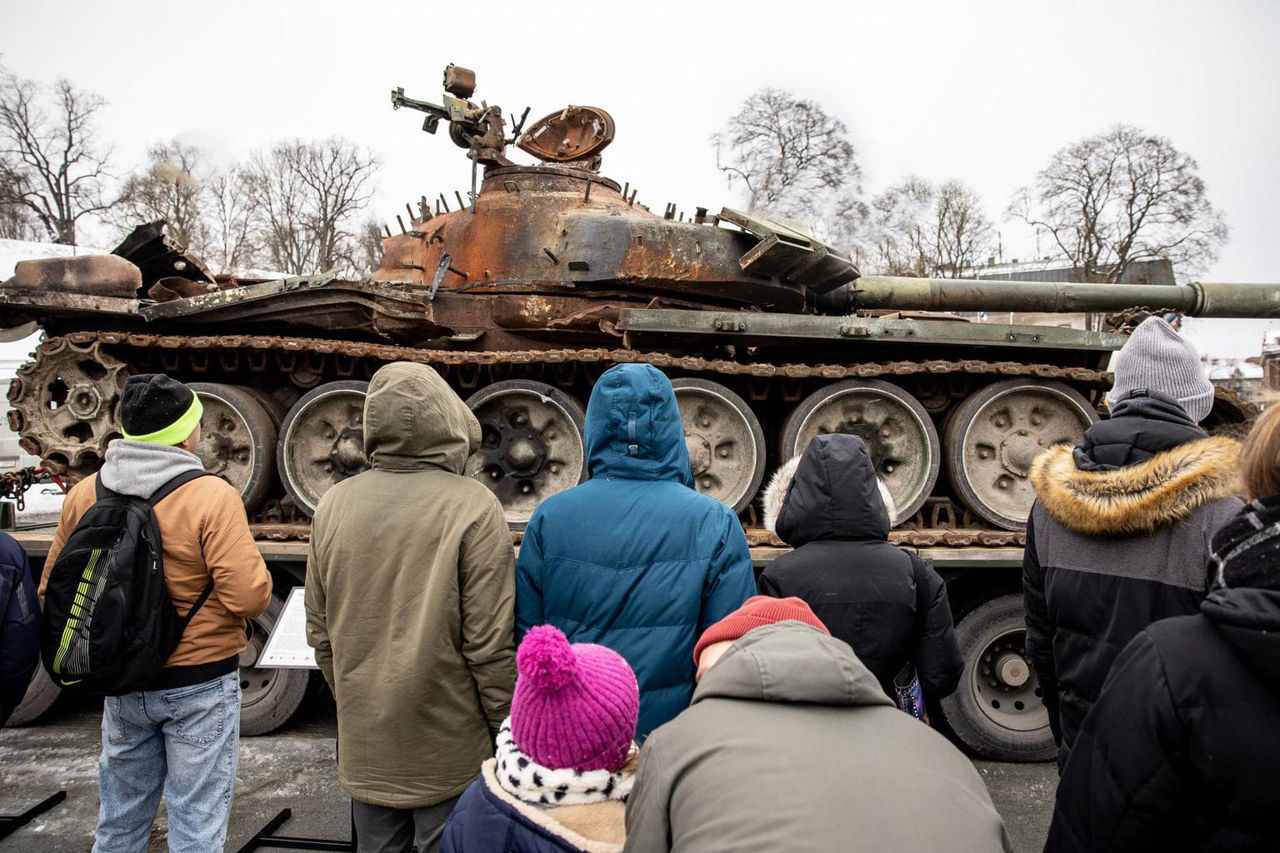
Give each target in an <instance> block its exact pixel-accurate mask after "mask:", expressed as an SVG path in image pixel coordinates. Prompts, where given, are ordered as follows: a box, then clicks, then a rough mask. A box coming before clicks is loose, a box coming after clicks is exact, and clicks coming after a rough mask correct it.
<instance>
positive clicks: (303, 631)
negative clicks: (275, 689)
mask: <svg viewBox="0 0 1280 853" xmlns="http://www.w3.org/2000/svg"><path fill="white" fill-rule="evenodd" d="M258 666H259V667H260V668H262V669H319V668H320V667H318V666H316V650H315V649H313V648H311V647H310V646H308V645H307V608H306V605H305V604H304V603H303V587H300V586H295V587H294V588H293V589H291V590H289V597H288V598H287V599H285V602H284V609H283V610H281V611H280V618H279V620H277V621H276V626H275V627H274V628H272V629H271V636H269V637H267V644H266V645H265V646H263V647H262V654H260V655H258Z"/></svg>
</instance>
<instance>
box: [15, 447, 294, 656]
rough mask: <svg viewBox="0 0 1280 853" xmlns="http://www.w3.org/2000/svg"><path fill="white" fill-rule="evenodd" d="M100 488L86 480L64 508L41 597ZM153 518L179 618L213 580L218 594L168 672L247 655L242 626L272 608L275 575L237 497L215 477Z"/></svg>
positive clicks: (186, 490)
mask: <svg viewBox="0 0 1280 853" xmlns="http://www.w3.org/2000/svg"><path fill="white" fill-rule="evenodd" d="M110 452H111V450H110V448H109V449H108V454H110ZM97 481H98V475H97V474H94V475H93V476H90V477H86V478H85V479H84V480H81V481H80V482H79V483H77V484H76V486H75V487H74V488H72V489H71V491H70V492H69V493H68V494H67V498H66V501H64V502H63V504H62V517H61V518H59V519H58V529H57V532H55V533H54V535H53V544H51V545H50V546H49V556H48V557H47V558H45V562H44V575H43V577H41V579H40V595H41V597H43V596H44V589H45V584H46V583H48V580H49V571H50V569H52V568H53V564H54V562H55V561H56V560H57V559H58V554H59V553H61V551H62V547H63V546H64V545H66V544H67V537H68V536H70V535H71V531H72V530H74V529H75V526H76V522H78V521H79V520H80V516H82V515H84V513H85V511H86V510H88V509H89V507H91V506H93V504H94V502H95V501H96V500H97V498H96V493H95V489H96V488H97ZM155 513H156V522H157V523H158V524H159V526H160V538H161V541H162V542H163V543H164V581H165V586H166V587H168V589H169V596H170V597H171V598H172V599H173V604H174V606H175V607H176V608H177V609H178V613H180V614H183V615H185V614H186V612H187V610H189V609H190V608H191V605H193V604H194V603H195V601H196V599H197V598H199V597H200V593H201V592H203V591H204V588H205V585H206V584H207V583H208V582H209V578H213V594H212V595H210V596H209V600H208V601H206V602H205V603H204V606H203V607H201V608H200V611H199V612H198V613H196V615H195V617H194V618H193V619H192V620H191V624H190V625H188V626H187V629H186V631H184V632H183V634H182V641H181V642H180V643H178V648H177V649H175V650H174V653H173V655H172V656H171V657H170V658H169V661H168V663H167V664H166V665H167V666H191V665H193V664H201V663H214V662H216V661H220V660H224V659H226V658H228V657H231V656H232V655H237V654H239V653H240V652H242V651H244V648H245V645H246V642H247V641H246V637H245V621H244V620H245V619H246V618H247V617H252V616H257V615H258V614H260V613H262V611H264V610H266V609H267V605H268V604H270V603H271V575H270V574H268V573H267V566H266V564H265V563H264V562H263V561H262V555H261V554H259V553H258V548H257V546H256V545H254V544H253V534H251V533H250V532H249V522H248V519H247V518H246V517H245V513H244V504H243V503H242V502H241V500H240V493H239V492H237V491H236V490H235V488H234V487H233V486H231V485H230V484H229V483H227V482H226V481H224V480H220V479H218V478H217V477H201V478H199V479H198V480H193V481H192V482H190V483H187V484H185V485H183V486H181V487H179V488H178V489H177V490H176V491H174V492H173V494H171V495H169V496H168V497H166V498H165V499H164V500H162V501H161V502H160V503H159V504H157V505H156V509H155Z"/></svg>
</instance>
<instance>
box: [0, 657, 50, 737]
mask: <svg viewBox="0 0 1280 853" xmlns="http://www.w3.org/2000/svg"><path fill="white" fill-rule="evenodd" d="M61 695H62V688H60V687H59V686H58V685H56V684H54V683H53V679H51V678H49V673H47V672H45V669H44V667H43V666H37V667H36V671H35V674H34V675H32V676H31V683H30V684H28V685H27V695H25V696H23V697H22V702H21V703H19V704H18V707H17V708H14V709H13V714H12V715H10V717H9V721H8V722H7V723H5V725H6V726H26V725H30V724H31V723H37V722H39V721H40V719H41V718H42V717H44V716H45V714H47V713H48V712H49V709H50V708H52V707H53V704H54V703H55V702H57V701H58V697H59V696H61Z"/></svg>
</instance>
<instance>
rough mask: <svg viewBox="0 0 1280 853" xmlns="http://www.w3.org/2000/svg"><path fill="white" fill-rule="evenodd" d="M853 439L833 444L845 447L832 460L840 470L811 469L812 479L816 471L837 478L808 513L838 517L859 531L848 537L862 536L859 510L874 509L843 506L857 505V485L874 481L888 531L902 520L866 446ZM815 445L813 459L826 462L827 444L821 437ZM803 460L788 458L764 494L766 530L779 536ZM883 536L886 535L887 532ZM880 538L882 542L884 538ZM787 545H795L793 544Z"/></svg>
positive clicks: (825, 467) (823, 489) (848, 438)
mask: <svg viewBox="0 0 1280 853" xmlns="http://www.w3.org/2000/svg"><path fill="white" fill-rule="evenodd" d="M852 438H853V437H852V436H849V437H842V438H840V439H837V440H836V445H839V446H841V447H844V448H845V451H846V453H845V454H844V455H841V454H837V456H840V458H839V459H837V460H835V461H836V462H837V463H838V465H837V467H839V468H840V469H841V470H839V471H838V472H832V471H831V470H830V466H829V465H826V464H824V465H821V466H817V467H815V468H814V472H813V476H814V478H817V476H818V473H817V472H818V470H819V468H820V469H821V470H822V472H823V473H826V474H827V475H828V476H830V475H831V474H832V473H835V474H836V477H835V479H834V480H833V481H832V482H830V483H826V484H825V488H820V489H818V494H820V495H822V497H823V498H824V499H823V500H821V501H818V502H815V505H814V506H812V507H810V510H814V511H816V510H821V511H822V512H823V513H824V514H826V515H830V516H833V517H834V516H835V515H841V516H842V518H841V519H840V520H841V521H843V522H846V526H848V524H849V523H852V526H853V527H854V528H858V529H856V530H849V531H848V535H851V536H852V535H855V534H858V533H862V532H863V530H862V529H861V528H864V527H866V526H867V524H866V523H865V522H866V520H865V519H863V518H861V516H862V514H863V513H862V511H859V510H863V511H871V510H874V509H875V508H874V507H870V506H867V507H861V508H859V507H853V506H846V505H845V504H846V503H847V502H849V501H855V502H856V501H857V500H858V497H859V494H860V491H859V490H860V484H861V483H862V481H863V480H866V479H874V480H875V482H876V487H877V489H876V490H877V491H878V492H879V494H880V500H881V502H882V503H883V504H884V511H885V514H886V515H887V516H888V520H889V527H892V526H893V525H894V524H897V523H898V522H899V521H900V520H901V519H899V518H898V517H897V506H896V505H895V504H894V502H893V497H892V496H891V495H890V494H889V489H888V488H887V487H886V486H885V484H884V481H882V480H881V479H880V478H879V477H876V476H875V473H874V471H875V468H874V466H873V465H872V464H871V461H870V456H869V455H868V453H867V451H866V447H865V445H862V440H861V439H857V440H856V442H855V441H852V440H850V439H852ZM815 441H816V445H815V446H814V449H813V453H814V456H815V457H817V456H822V458H823V459H824V460H826V459H827V456H828V455H829V454H828V452H827V451H828V448H826V447H825V445H826V444H827V443H828V439H827V438H825V437H824V438H823V439H822V441H817V440H816V439H815ZM811 444H813V443H811ZM846 444H847V445H848V446H847V447H846V446H845V445H846ZM855 444H856V445H858V446H859V449H858V450H857V451H856V452H855V451H854V450H853V449H852V446H853V445H855ZM807 453H808V450H806V454H807ZM852 457H858V459H857V462H858V463H861V464H852V463H853V461H854V460H853V458H852ZM803 458H804V456H803V455H801V456H793V457H791V459H789V460H787V461H786V462H784V463H783V464H782V466H781V467H780V468H778V470H777V471H775V472H774V474H773V478H772V479H770V480H769V486H768V488H766V489H765V492H764V526H765V529H767V530H770V531H772V532H774V533H778V518H779V516H781V515H782V508H783V506H784V505H785V504H786V502H787V495H788V494H790V492H791V486H792V484H793V483H794V482H795V478H796V469H798V468H799V467H800V460H801V459H803ZM866 503H870V502H866ZM852 516H859V518H857V519H854V518H852ZM833 520H834V519H833ZM873 526H878V525H873ZM885 532H886V533H887V532H888V531H887V528H886V531H885ZM880 538H883V536H881V537H880ZM790 544H793V545H794V544H795V543H790Z"/></svg>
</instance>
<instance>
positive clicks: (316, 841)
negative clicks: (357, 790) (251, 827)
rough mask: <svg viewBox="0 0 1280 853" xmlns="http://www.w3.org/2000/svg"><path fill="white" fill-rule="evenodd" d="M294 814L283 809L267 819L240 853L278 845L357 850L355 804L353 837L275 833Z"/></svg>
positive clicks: (340, 852)
mask: <svg viewBox="0 0 1280 853" xmlns="http://www.w3.org/2000/svg"><path fill="white" fill-rule="evenodd" d="M292 816H293V809H281V810H280V812H279V814H277V815H276V816H275V817H273V818H271V820H269V821H267V825H266V826H264V827H262V829H260V830H258V832H257V834H255V835H254V836H253V838H250V839H249V840H248V841H247V842H246V843H245V845H244V846H243V847H241V848H240V850H239V853H252V851H254V850H257V849H258V848H260V847H278V848H281V849H284V850H334V851H338V853H355V850H356V816H355V806H354V805H353V806H352V807H351V839H350V840H349V841H347V840H341V839H337V838H306V837H304V836H299V835H273V834H272V833H274V832H275V831H276V830H277V829H279V828H280V827H281V826H283V825H284V822H285V821H287V820H288V819H289V818H290V817H292Z"/></svg>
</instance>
